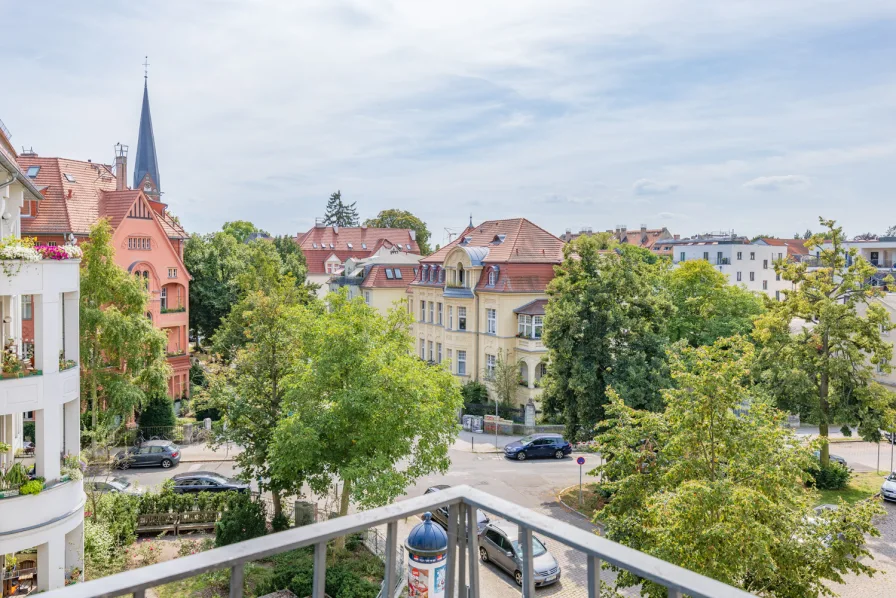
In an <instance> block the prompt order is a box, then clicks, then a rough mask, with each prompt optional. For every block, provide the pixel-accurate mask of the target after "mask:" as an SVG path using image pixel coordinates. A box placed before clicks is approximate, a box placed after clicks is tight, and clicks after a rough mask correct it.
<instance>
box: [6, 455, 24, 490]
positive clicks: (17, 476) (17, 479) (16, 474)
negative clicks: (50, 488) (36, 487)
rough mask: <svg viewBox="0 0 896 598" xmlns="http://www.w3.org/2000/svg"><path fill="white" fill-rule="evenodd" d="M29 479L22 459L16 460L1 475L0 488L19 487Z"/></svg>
mask: <svg viewBox="0 0 896 598" xmlns="http://www.w3.org/2000/svg"><path fill="white" fill-rule="evenodd" d="M27 481H28V472H27V471H26V470H25V466H24V465H22V462H21V461H16V462H15V463H13V464H12V465H10V466H9V468H8V469H7V470H6V471H5V472H2V475H0V489H2V488H17V487H19V486H21V485H22V484H24V483H25V482H27Z"/></svg>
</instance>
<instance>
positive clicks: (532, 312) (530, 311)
mask: <svg viewBox="0 0 896 598" xmlns="http://www.w3.org/2000/svg"><path fill="white" fill-rule="evenodd" d="M547 304H548V300H547V299H536V300H535V301H530V302H529V303H527V304H525V305H521V306H520V307H518V308H516V309H515V310H513V313H515V314H521V315H524V316H543V315H544V308H545V306H547Z"/></svg>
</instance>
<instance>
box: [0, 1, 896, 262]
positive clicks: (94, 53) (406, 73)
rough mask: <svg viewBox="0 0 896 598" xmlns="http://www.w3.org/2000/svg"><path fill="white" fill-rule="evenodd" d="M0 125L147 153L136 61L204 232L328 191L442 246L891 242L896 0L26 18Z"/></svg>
mask: <svg viewBox="0 0 896 598" xmlns="http://www.w3.org/2000/svg"><path fill="white" fill-rule="evenodd" d="M4 20H5V21H6V23H7V27H5V28H4V34H3V36H2V37H0V48H2V53H3V56H4V57H5V60H4V69H3V70H4V75H5V80H6V85H5V86H4V88H5V90H6V93H5V94H3V97H2V98H0V119H2V120H3V122H4V123H5V124H6V126H7V127H8V129H9V130H10V131H11V133H12V142H13V144H14V145H15V146H16V147H17V148H18V149H21V148H22V147H26V148H33V149H34V151H36V152H37V153H38V154H39V155H42V156H63V157H67V158H76V159H84V160H86V159H88V158H90V159H92V160H94V161H101V162H106V163H111V162H112V161H113V146H114V144H115V143H117V142H121V143H124V144H127V145H129V146H130V157H131V164H133V160H134V157H135V156H136V149H137V126H138V122H139V117H140V103H141V99H142V93H143V82H144V81H143V75H144V71H143V66H142V63H143V62H144V56H145V55H148V56H149V64H150V66H149V79H148V82H149V94H150V102H151V106H152V118H153V126H154V129H155V136H156V148H157V151H158V156H159V171H160V178H161V187H162V191H163V192H164V201H166V202H167V203H168V205H169V209H170V210H171V211H172V212H173V213H174V214H177V215H178V216H179V217H180V218H181V222H182V223H183V224H184V225H185V227H186V228H187V230H189V231H191V232H210V231H213V230H216V229H219V228H220V227H221V225H222V224H223V223H224V222H225V221H229V220H238V219H243V220H250V221H252V222H254V223H255V224H256V225H257V226H259V227H260V228H263V229H265V230H268V231H269V232H271V233H274V234H296V233H297V232H299V231H304V230H307V229H308V228H309V227H310V226H312V225H313V223H314V218H315V217H316V216H322V215H323V211H324V207H325V205H326V200H327V197H328V196H329V194H330V193H331V192H333V191H335V190H337V189H339V190H341V191H342V196H343V198H344V199H345V200H347V201H352V202H357V209H358V211H359V213H360V215H361V217H362V218H369V217H373V216H375V215H376V214H377V213H378V212H379V211H380V210H383V209H388V208H400V209H406V210H410V211H411V212H413V213H415V214H416V215H418V216H420V217H421V218H423V219H424V220H425V221H426V222H427V223H428V225H429V228H430V230H431V231H432V242H433V243H434V244H435V243H444V242H445V241H446V240H447V235H448V232H449V231H450V232H458V231H460V230H461V229H462V228H463V227H464V226H465V225H466V223H467V222H468V220H469V218H470V215H471V214H472V218H473V220H474V222H480V221H483V220H489V219H497V218H511V217H519V216H523V217H526V218H529V219H530V220H532V221H533V222H535V223H537V224H539V225H541V226H542V227H543V228H546V229H547V230H549V231H551V232H553V233H555V234H561V233H563V232H564V231H565V230H566V229H572V230H574V231H577V230H579V229H581V228H582V227H591V228H593V229H594V230H605V229H610V228H614V227H616V226H619V225H626V226H628V227H629V228H636V227H638V226H640V225H642V224H646V225H647V226H649V227H660V226H666V227H668V228H669V230H670V231H672V232H673V233H678V234H681V235H683V236H686V235H691V234H695V233H700V232H708V231H719V230H725V231H731V230H735V231H736V232H737V233H738V234H745V235H749V236H752V235H756V234H760V233H761V234H773V235H779V236H792V235H793V234H794V233H796V232H803V231H805V230H806V229H807V228H811V229H814V230H817V229H818V228H819V227H818V217H819V216H824V217H826V218H834V219H836V220H838V221H839V222H840V223H841V224H842V225H843V226H844V227H845V228H846V231H847V233H849V234H858V233H861V232H866V231H871V232H877V233H882V232H883V231H884V230H885V229H886V228H887V227H888V226H890V225H894V224H896V193H894V179H896V2H894V1H893V0H862V1H861V2H856V1H855V0H847V1H840V0H812V1H810V0H786V1H783V2H782V1H781V0H771V1H767V0H723V1H709V0H663V1H653V2H648V1H644V0H625V1H624V2H609V1H598V0H587V1H585V0H550V1H546V0H513V1H511V0H473V1H468V0H455V1H454V2H448V3H435V2H421V1H419V0H392V1H389V0H354V1H353V0H323V1H316V0H302V1H301V2H294V1H286V0H283V1H277V2H274V1H270V0H254V1H253V0H243V1H215V2H211V1H205V0H190V1H189V2H183V1H180V0H172V1H154V0H146V1H143V2H106V1H103V2H101V1H96V2H68V1H65V2H63V1H61V0H57V1H53V2H50V1H48V2H18V3H11V4H10V5H9V6H6V7H5V9H4Z"/></svg>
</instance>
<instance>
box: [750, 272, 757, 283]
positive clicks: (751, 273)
mask: <svg viewBox="0 0 896 598" xmlns="http://www.w3.org/2000/svg"><path fill="white" fill-rule="evenodd" d="M754 280H756V273H755V272H750V282H753V281H754Z"/></svg>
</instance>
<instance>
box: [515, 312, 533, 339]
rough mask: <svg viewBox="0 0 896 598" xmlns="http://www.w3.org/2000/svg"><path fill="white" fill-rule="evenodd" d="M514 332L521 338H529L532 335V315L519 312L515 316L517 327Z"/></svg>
mask: <svg viewBox="0 0 896 598" xmlns="http://www.w3.org/2000/svg"><path fill="white" fill-rule="evenodd" d="M516 332H517V334H518V335H520V336H522V337H523V338H529V337H531V336H532V316H526V315H523V314H520V315H519V317H518V318H517V328H516Z"/></svg>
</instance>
